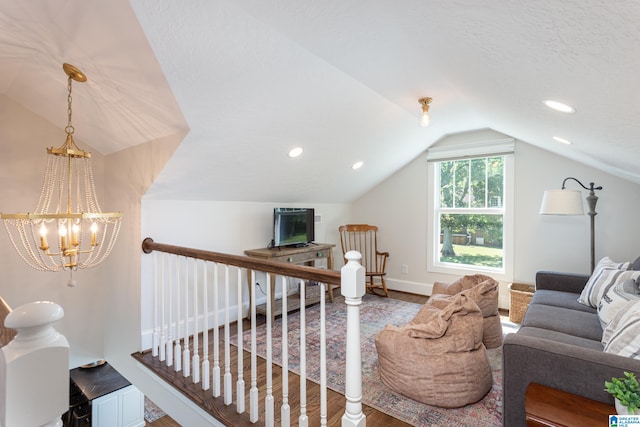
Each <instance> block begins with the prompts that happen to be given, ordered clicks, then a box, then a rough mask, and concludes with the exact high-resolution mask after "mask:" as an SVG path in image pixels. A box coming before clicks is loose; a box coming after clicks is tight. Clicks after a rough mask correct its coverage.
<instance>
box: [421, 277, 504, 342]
mask: <svg viewBox="0 0 640 427" xmlns="http://www.w3.org/2000/svg"><path fill="white" fill-rule="evenodd" d="M498 286H499V283H498V282H497V281H496V280H494V279H493V278H491V277H489V276H485V275H483V274H474V275H469V276H464V277H461V278H460V279H458V280H456V281H455V282H453V283H442V282H435V283H434V284H433V291H432V292H431V298H434V297H435V296H437V295H438V294H444V295H455V294H457V293H460V292H462V291H470V292H468V293H467V295H468V296H469V297H471V299H473V300H474V301H475V302H476V304H478V307H480V311H481V312H482V317H483V319H484V320H483V322H484V328H483V338H482V342H484V345H485V347H487V348H496V347H500V346H501V345H502V323H500V315H499V314H498ZM431 298H430V299H431Z"/></svg>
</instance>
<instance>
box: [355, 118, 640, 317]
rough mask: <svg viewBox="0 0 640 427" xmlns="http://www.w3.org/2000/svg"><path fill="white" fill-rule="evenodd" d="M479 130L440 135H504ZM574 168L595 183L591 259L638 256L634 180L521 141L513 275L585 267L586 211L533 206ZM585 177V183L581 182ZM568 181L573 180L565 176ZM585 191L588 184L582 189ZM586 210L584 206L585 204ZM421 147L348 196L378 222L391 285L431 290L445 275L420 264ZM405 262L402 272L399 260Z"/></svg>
mask: <svg viewBox="0 0 640 427" xmlns="http://www.w3.org/2000/svg"><path fill="white" fill-rule="evenodd" d="M504 136H505V135H502V134H500V133H497V132H493V131H489V130H482V131H478V132H472V133H465V134H464V135H458V136H452V137H449V138H446V139H445V140H444V141H442V142H440V143H444V144H451V143H452V142H451V141H454V142H462V141H468V140H471V139H473V138H475V137H477V138H478V139H479V140H490V139H497V138H501V137H504ZM568 176H573V177H576V178H578V179H579V180H581V181H582V182H583V183H585V184H587V183H588V182H590V181H593V182H595V183H596V185H602V186H603V187H604V188H603V190H602V191H599V192H597V195H598V197H599V198H600V200H599V202H598V206H597V208H596V211H597V212H598V215H597V216H596V261H597V260H598V259H599V258H600V257H603V256H610V257H612V258H613V259H615V260H620V261H624V260H631V261H632V260H634V259H635V258H636V257H638V256H640V247H638V245H637V244H636V242H637V241H638V239H639V238H640V228H638V227H636V226H635V224H636V216H637V215H636V212H637V211H638V209H640V186H639V185H638V184H634V183H631V182H629V181H626V180H623V179H620V178H617V177H614V176H612V175H609V174H607V173H605V172H602V171H599V170H595V169H593V168H591V167H588V166H585V165H582V164H580V163H576V162H573V161H570V160H567V159H566V158H563V157H560V156H558V155H555V154H552V153H550V152H547V151H545V150H541V149H539V148H536V147H534V146H532V145H530V144H526V143H524V142H522V141H517V142H516V154H515V184H514V185H515V218H514V222H515V236H514V240H515V244H514V246H515V248H514V251H515V253H514V258H515V261H514V275H513V280H514V281H517V282H523V283H534V281H535V273H536V271H538V270H557V271H570V272H576V273H585V274H588V273H589V270H590V252H589V251H590V249H589V248H590V246H589V223H588V217H587V216H586V215H585V216H584V217H559V216H541V215H539V214H538V211H539V209H540V201H541V200H542V194H543V192H544V190H545V189H552V188H560V186H561V184H562V181H563V179H564V178H566V177H568ZM587 185H588V184H587ZM567 186H568V188H577V184H575V183H568V184H567ZM584 195H585V197H586V195H587V192H586V191H585V192H584ZM585 211H586V207H585ZM429 215H430V212H429V210H428V206H427V162H426V154H423V155H421V156H419V157H418V158H416V159H415V160H414V161H413V162H411V163H410V164H408V165H407V166H406V167H404V168H403V169H402V170H400V171H398V172H397V173H396V174H394V175H393V176H391V177H390V178H389V179H387V180H386V181H384V182H383V183H381V184H380V185H378V186H377V187H376V188H374V189H372V190H371V191H370V192H368V193H367V194H365V195H364V196H362V197H361V198H360V199H358V200H357V201H355V202H354V203H353V216H352V219H353V221H354V222H367V223H371V224H376V225H378V226H379V227H380V234H379V246H380V248H381V249H382V250H386V251H389V252H390V257H389V264H388V275H389V278H388V284H389V285H390V287H391V288H394V289H401V290H408V291H411V292H416V293H425V294H428V293H430V290H431V285H432V284H433V282H434V281H448V282H450V281H452V280H455V278H456V276H447V275H442V274H436V273H432V272H428V271H427V267H426V265H427V245H426V238H427V221H428V217H429ZM402 264H406V265H408V266H409V273H408V274H401V271H400V266H401V265H402ZM506 285H507V284H506V283H502V286H501V306H503V307H508V290H507V287H506Z"/></svg>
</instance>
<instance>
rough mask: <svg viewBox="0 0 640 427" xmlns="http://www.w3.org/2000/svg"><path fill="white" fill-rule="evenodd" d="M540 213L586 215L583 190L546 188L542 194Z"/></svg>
mask: <svg viewBox="0 0 640 427" xmlns="http://www.w3.org/2000/svg"><path fill="white" fill-rule="evenodd" d="M540 215H584V203H583V201H582V192H581V191H579V190H567V189H562V190H546V191H545V192H544V195H543V196H542V204H541V205H540Z"/></svg>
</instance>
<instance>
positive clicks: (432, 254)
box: [427, 138, 515, 282]
mask: <svg viewBox="0 0 640 427" xmlns="http://www.w3.org/2000/svg"><path fill="white" fill-rule="evenodd" d="M471 147H472V148H471ZM514 149H515V140H514V139H512V138H510V139H508V140H499V141H489V142H486V143H480V144H464V145H457V146H455V147H453V146H445V147H434V148H430V149H429V151H428V153H427V180H428V185H427V198H428V199H427V206H428V217H427V272H428V273H443V274H452V275H458V276H461V275H466V274H475V273H486V274H487V275H490V276H492V277H493V278H494V279H496V280H499V281H507V282H511V281H512V280H513V248H514V245H513V241H514V237H513V235H514V227H513V224H514V219H513V217H514V194H515V191H514V169H515V168H514V164H515V159H514V151H515V150H514ZM494 150H495V151H494ZM445 153H446V156H445V155H444V154H445ZM491 156H504V186H505V188H504V201H503V209H504V217H503V232H504V240H503V267H502V268H494V267H478V266H461V265H455V266H451V264H446V263H438V262H437V261H436V260H437V253H438V251H439V247H440V236H439V235H438V236H436V231H437V230H438V223H437V221H438V218H437V216H436V206H437V203H438V197H439V196H440V192H439V189H436V188H435V186H436V184H437V183H438V182H439V179H438V178H437V177H436V169H437V168H436V163H437V162H442V161H445V160H460V159H469V158H479V157H491Z"/></svg>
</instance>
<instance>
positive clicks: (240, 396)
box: [236, 268, 245, 414]
mask: <svg viewBox="0 0 640 427" xmlns="http://www.w3.org/2000/svg"><path fill="white" fill-rule="evenodd" d="M243 283H244V282H243V281H242V269H240V268H239V269H238V283H237V286H238V292H237V293H238V300H237V301H238V302H237V307H238V319H237V321H236V325H237V334H238V349H237V351H238V380H237V381H236V408H237V411H238V413H239V414H242V413H244V399H245V394H244V366H243V361H242V359H243V355H244V354H243V350H242V349H243V345H242V344H243V336H242V335H243V333H242V312H243V309H242V307H243V305H242V304H243V299H242V284H243Z"/></svg>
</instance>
